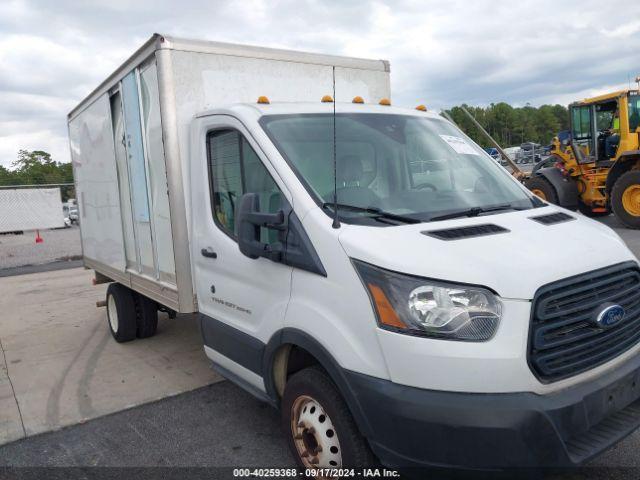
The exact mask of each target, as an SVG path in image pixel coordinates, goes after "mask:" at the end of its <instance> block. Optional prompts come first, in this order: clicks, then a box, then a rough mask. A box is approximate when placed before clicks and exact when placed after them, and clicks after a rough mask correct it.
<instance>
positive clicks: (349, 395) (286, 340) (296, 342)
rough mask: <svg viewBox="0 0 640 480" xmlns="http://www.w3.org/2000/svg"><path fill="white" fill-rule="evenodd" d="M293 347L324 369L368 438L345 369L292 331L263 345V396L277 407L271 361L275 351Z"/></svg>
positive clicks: (368, 431)
mask: <svg viewBox="0 0 640 480" xmlns="http://www.w3.org/2000/svg"><path fill="white" fill-rule="evenodd" d="M287 344H288V345H293V346H297V347H300V348H303V349H304V350H306V351H307V352H309V353H310V354H311V355H313V357H315V359H316V360H317V361H318V363H319V364H320V366H322V368H324V369H325V371H326V372H327V373H328V374H329V377H330V378H331V380H332V381H333V383H335V384H336V386H337V387H338V390H340V393H341V394H342V398H344V400H345V402H346V403H347V405H348V406H349V410H350V411H351V414H352V415H353V418H354V419H355V421H356V424H357V425H358V428H359V429H360V432H361V433H362V434H363V435H364V436H365V437H370V436H371V435H372V433H373V429H372V428H371V424H370V423H369V420H368V419H367V417H366V415H365V414H364V412H363V409H362V406H361V405H360V402H359V401H358V398H357V396H356V394H355V392H354V391H353V389H352V388H351V386H350V385H349V381H348V380H347V376H346V375H345V369H344V368H342V367H341V366H340V364H339V363H338V362H337V361H336V360H335V358H333V356H332V355H331V354H330V353H329V352H328V351H327V349H326V348H324V347H323V346H322V345H321V344H320V342H318V341H317V340H316V339H314V338H313V337H311V336H310V335H308V334H307V333H305V332H303V331H302V330H298V329H296V328H283V329H281V330H279V331H277V332H276V333H274V334H273V336H272V337H271V339H270V340H269V342H268V343H267V345H266V347H265V350H264V356H263V361H262V368H263V371H262V378H263V379H264V384H265V388H266V390H267V395H268V396H269V397H270V398H271V399H272V401H274V402H275V403H276V404H278V405H279V404H280V398H279V396H278V393H277V391H276V386H275V382H274V378H273V361H274V357H275V354H276V351H277V350H278V348H279V347H281V346H282V345H287Z"/></svg>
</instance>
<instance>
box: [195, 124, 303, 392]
mask: <svg viewBox="0 0 640 480" xmlns="http://www.w3.org/2000/svg"><path fill="white" fill-rule="evenodd" d="M217 118H218V119H217ZM205 120H206V122H207V124H206V127H203V128H204V130H202V132H201V136H200V138H199V139H198V140H197V141H199V142H201V143H202V145H201V150H198V152H199V153H198V154H197V156H198V157H199V158H197V159H192V162H193V163H192V172H191V180H192V185H191V187H192V212H193V216H192V224H193V225H192V232H193V238H192V257H193V264H194V271H195V283H196V291H197V298H198V309H199V312H200V319H201V320H200V321H201V327H202V334H203V338H204V342H205V350H206V352H207V355H208V356H209V357H210V358H211V359H212V360H213V361H214V363H216V364H217V365H218V366H220V367H222V368H223V369H226V370H227V371H230V372H231V373H232V374H234V375H235V376H238V377H240V378H241V379H242V380H244V381H248V382H249V383H250V384H251V385H252V386H253V387H256V388H258V389H260V390H264V383H263V381H262V370H261V368H262V354H263V350H264V345H265V343H266V342H267V341H268V340H269V338H270V336H271V334H272V333H273V332H274V331H275V330H277V329H278V328H279V327H280V325H282V324H283V320H284V317H285V311H286V308H287V304H288V302H289V297H290V290H291V277H292V268H291V267H289V266H287V265H284V264H282V263H276V262H274V261H271V260H268V259H265V258H258V259H251V258H248V257H246V256H244V255H243V254H242V253H241V252H240V250H239V247H238V243H237V241H236V230H237V226H236V218H235V211H236V205H237V202H238V201H239V200H240V197H241V196H242V195H243V194H244V193H257V194H258V195H259V197H260V209H261V210H262V211H264V212H270V213H276V212H277V211H278V210H279V209H280V208H281V205H282V202H283V201H287V200H286V198H290V195H289V194H288V192H287V191H286V189H285V188H284V186H283V184H282V182H281V181H280V180H279V179H278V177H277V175H276V173H275V171H274V170H273V168H272V167H271V166H270V164H269V163H268V161H267V160H266V157H265V156H264V155H263V154H262V152H261V150H260V149H259V147H258V146H257V144H256V143H255V142H254V141H253V139H252V138H251V136H250V135H249V134H248V132H247V131H246V130H245V129H244V127H243V126H242V124H241V123H240V122H238V121H236V120H235V119H232V118H231V117H227V116H219V117H215V116H214V117H208V118H207V119H205ZM194 150H195V149H194ZM273 233H275V232H273V231H269V230H266V229H265V231H264V232H263V238H262V240H263V241H264V242H266V243H268V242H269V241H276V239H277V237H274V236H273Z"/></svg>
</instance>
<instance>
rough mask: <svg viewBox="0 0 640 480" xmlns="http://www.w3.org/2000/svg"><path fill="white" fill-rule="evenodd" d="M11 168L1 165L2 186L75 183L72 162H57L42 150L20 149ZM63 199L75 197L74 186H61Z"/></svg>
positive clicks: (0, 183)
mask: <svg viewBox="0 0 640 480" xmlns="http://www.w3.org/2000/svg"><path fill="white" fill-rule="evenodd" d="M11 167H12V168H11V169H8V168H5V167H4V166H2V165H0V186H11V185H45V184H52V183H73V170H72V168H71V163H63V162H56V161H55V160H53V159H52V158H51V154H49V153H47V152H45V151H42V150H33V151H27V150H19V151H18V158H17V159H16V160H15V161H14V162H13V163H12V164H11ZM60 190H61V192H62V201H67V200H68V199H69V198H74V197H75V192H74V188H73V186H66V187H60Z"/></svg>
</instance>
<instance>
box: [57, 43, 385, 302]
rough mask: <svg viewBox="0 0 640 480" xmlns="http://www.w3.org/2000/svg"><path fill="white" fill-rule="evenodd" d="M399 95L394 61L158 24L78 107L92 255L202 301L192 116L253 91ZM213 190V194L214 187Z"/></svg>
mask: <svg viewBox="0 0 640 480" xmlns="http://www.w3.org/2000/svg"><path fill="white" fill-rule="evenodd" d="M334 72H335V92H336V97H337V98H336V100H337V101H339V102H340V101H342V102H344V101H351V99H352V98H353V97H354V96H356V95H359V96H362V97H365V98H367V99H379V98H383V97H389V96H390V84H389V64H388V63H387V62H385V61H381V60H380V61H376V60H360V59H352V58H345V57H337V56H328V55H319V54H310V53H301V52H291V51H284V50H275V49H266V48H259V47H246V46H238V45H230V44H222V43H215V42H203V41H190V40H182V39H175V38H170V37H167V36H162V35H157V34H156V35H154V36H153V37H152V38H151V39H150V40H149V41H147V42H146V43H145V44H144V45H143V46H142V47H141V48H140V49H139V50H138V51H137V52H136V53H135V54H134V55H133V56H132V57H131V58H129V59H128V60H127V61H126V62H125V63H124V64H123V65H122V66H121V67H120V68H119V69H118V70H117V71H116V72H114V73H113V74H112V75H111V76H109V78H107V79H106V80H105V81H104V82H103V83H102V84H101V85H100V86H99V87H98V88H97V89H96V90H95V91H94V92H92V93H91V94H90V95H89V96H88V97H87V98H86V99H85V100H83V101H82V102H81V103H80V104H79V105H78V106H77V107H76V108H75V109H74V110H73V111H71V112H70V113H69V115H68V126H69V139H70V145H71V159H72V162H73V167H74V177H75V182H76V192H77V198H78V208H79V214H80V225H81V236H82V248H83V255H84V262H85V266H87V267H89V268H92V269H95V270H96V271H97V272H99V273H100V274H102V275H104V276H106V277H108V278H109V279H112V280H114V281H117V282H119V283H122V284H124V285H126V286H129V287H131V288H132V289H133V290H136V291H138V292H140V293H142V294H144V295H146V296H148V297H150V298H152V299H154V300H156V301H157V302H159V303H160V304H161V305H163V306H165V307H168V308H170V309H172V310H175V311H177V312H194V311H196V310H197V302H196V299H195V296H194V291H195V289H194V285H193V278H192V275H191V253H190V238H189V237H190V235H189V232H190V225H191V222H192V220H193V221H197V219H192V218H191V210H190V208H189V205H190V202H191V200H190V194H189V193H190V190H189V151H190V143H189V142H190V125H191V122H192V119H193V118H194V116H195V115H196V114H197V113H198V112H201V111H205V110H208V109H211V108H215V107H220V106H224V105H229V104H233V103H253V102H255V101H256V100H257V98H258V97H259V96H261V95H265V96H267V97H268V98H269V99H270V100H271V101H274V102H283V101H286V102H302V101H306V102H308V101H320V99H321V98H322V96H323V95H327V94H332V92H333V90H334V85H333V82H334ZM202 201H208V199H204V198H203V199H202Z"/></svg>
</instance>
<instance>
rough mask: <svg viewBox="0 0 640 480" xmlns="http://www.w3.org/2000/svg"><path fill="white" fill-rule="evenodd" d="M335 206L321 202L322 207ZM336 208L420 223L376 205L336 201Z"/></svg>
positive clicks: (374, 216) (331, 203)
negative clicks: (366, 205)
mask: <svg viewBox="0 0 640 480" xmlns="http://www.w3.org/2000/svg"><path fill="white" fill-rule="evenodd" d="M334 206H336V204H334V203H333V202H325V203H323V204H322V208H325V209H326V208H332V209H333V207H334ZM337 207H338V209H343V210H350V211H352V212H363V213H370V214H371V215H373V218H386V219H388V220H395V221H397V222H402V223H420V222H421V220H418V219H417V218H412V217H407V216H405V215H396V214H395V213H391V212H387V211H384V210H382V209H380V208H378V207H359V206H357V205H348V204H346V203H338V204H337Z"/></svg>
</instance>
